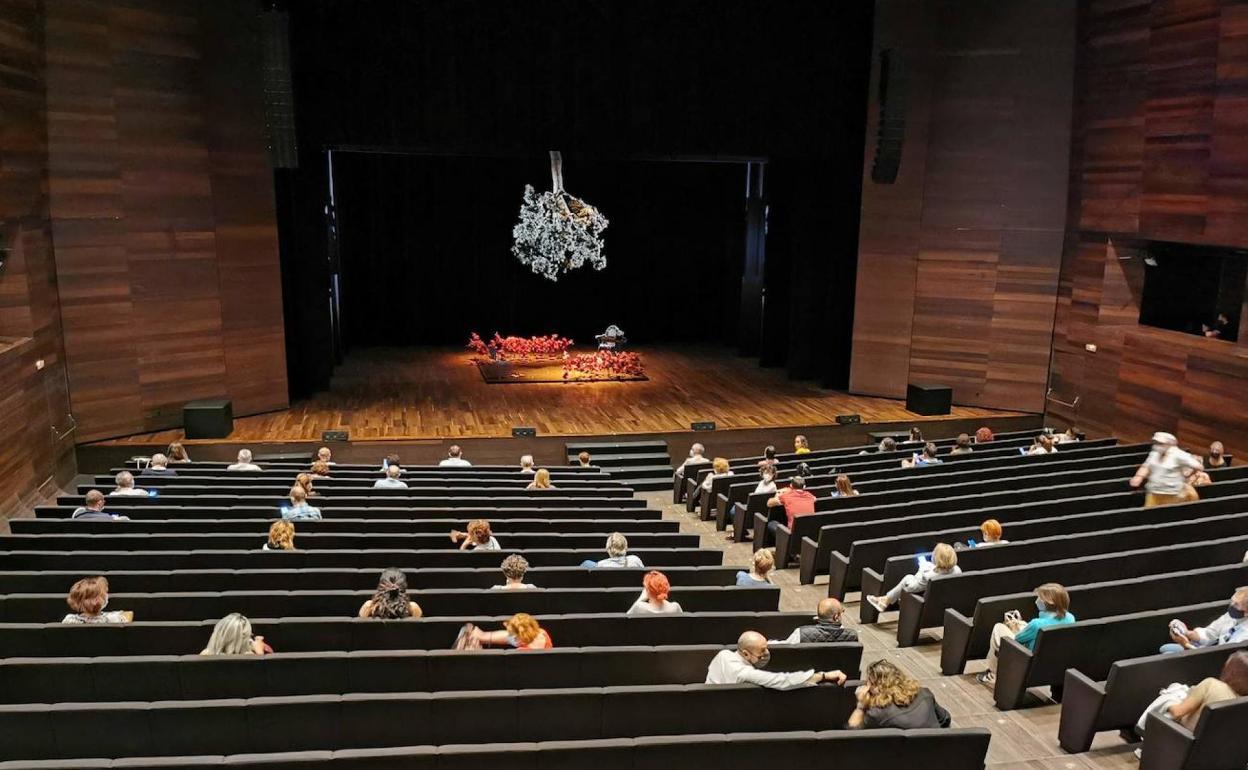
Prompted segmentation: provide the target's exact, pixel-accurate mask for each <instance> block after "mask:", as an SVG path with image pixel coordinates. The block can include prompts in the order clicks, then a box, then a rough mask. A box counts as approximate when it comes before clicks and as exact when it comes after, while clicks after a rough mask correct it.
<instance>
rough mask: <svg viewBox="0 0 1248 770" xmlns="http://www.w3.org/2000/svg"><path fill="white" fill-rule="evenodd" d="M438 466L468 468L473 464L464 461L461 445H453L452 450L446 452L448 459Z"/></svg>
mask: <svg viewBox="0 0 1248 770" xmlns="http://www.w3.org/2000/svg"><path fill="white" fill-rule="evenodd" d="M438 465H445V466H451V467H456V468H466V467H468V466H469V465H472V463H470V462H468V461H467V460H465V459H464V450H462V449H460V448H459V444H451V448H450V449H448V450H447V452H446V459H444V460H443V461H442V462H440V463H438Z"/></svg>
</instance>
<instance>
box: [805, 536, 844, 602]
mask: <svg viewBox="0 0 1248 770" xmlns="http://www.w3.org/2000/svg"><path fill="white" fill-rule="evenodd" d="M805 545H806V544H805V543H803V544H802V547H803V548H805ZM802 558H805V551H803V552H802ZM848 576H849V557H848V556H845V555H844V554H842V553H841V552H840V551H833V552H832V555H831V556H829V557H828V596H831V597H832V598H833V599H840V600H842V601H844V599H845V578H847V577H848ZM812 582H813V580H812Z"/></svg>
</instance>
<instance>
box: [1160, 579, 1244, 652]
mask: <svg viewBox="0 0 1248 770" xmlns="http://www.w3.org/2000/svg"><path fill="white" fill-rule="evenodd" d="M1170 638H1171V639H1173V640H1174V642H1173V643H1172V644H1163V645H1162V646H1161V651H1162V652H1182V651H1183V650H1191V649H1196V648H1199V647H1215V646H1217V645H1220V644H1238V643H1239V642H1248V586H1243V587H1242V588H1237V589H1235V593H1234V595H1232V596H1231V603H1230V606H1228V607H1227V608H1226V612H1224V613H1222V614H1221V615H1219V616H1218V618H1217V619H1216V620H1214V621H1213V622H1212V623H1210V624H1209V625H1207V626H1202V627H1198V628H1190V629H1189V628H1188V627H1187V625H1186V624H1184V623H1183V621H1181V620H1177V619H1175V620H1171V621H1170Z"/></svg>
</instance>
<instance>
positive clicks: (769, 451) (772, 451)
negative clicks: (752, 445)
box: [758, 444, 776, 470]
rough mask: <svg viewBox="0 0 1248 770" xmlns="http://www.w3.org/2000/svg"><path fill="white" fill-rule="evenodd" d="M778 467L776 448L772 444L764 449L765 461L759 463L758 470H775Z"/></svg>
mask: <svg viewBox="0 0 1248 770" xmlns="http://www.w3.org/2000/svg"><path fill="white" fill-rule="evenodd" d="M775 467H776V448H775V447H774V446H772V445H771V444H768V445H767V446H765V447H763V459H761V460H759V461H758V468H759V470H762V469H763V468H775Z"/></svg>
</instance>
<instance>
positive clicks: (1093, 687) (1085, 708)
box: [1057, 668, 1105, 754]
mask: <svg viewBox="0 0 1248 770" xmlns="http://www.w3.org/2000/svg"><path fill="white" fill-rule="evenodd" d="M1062 689H1063V690H1064V691H1065V694H1064V695H1063V697H1062V713H1061V721H1060V722H1059V723H1058V725H1057V742H1058V743H1059V744H1061V747H1062V748H1063V749H1065V750H1066V751H1068V752H1070V753H1071V754H1082V753H1083V752H1085V751H1087V750H1089V749H1091V748H1092V739H1093V738H1095V737H1096V728H1097V718H1098V717H1099V716H1100V713H1101V704H1102V703H1104V702H1105V685H1104V683H1102V682H1094V681H1092V680H1091V679H1089V678H1087V677H1086V676H1084V675H1083V674H1082V673H1081V672H1080V671H1079V670H1078V669H1073V668H1068V669H1066V681H1065V683H1064V684H1063V685H1062Z"/></svg>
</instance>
